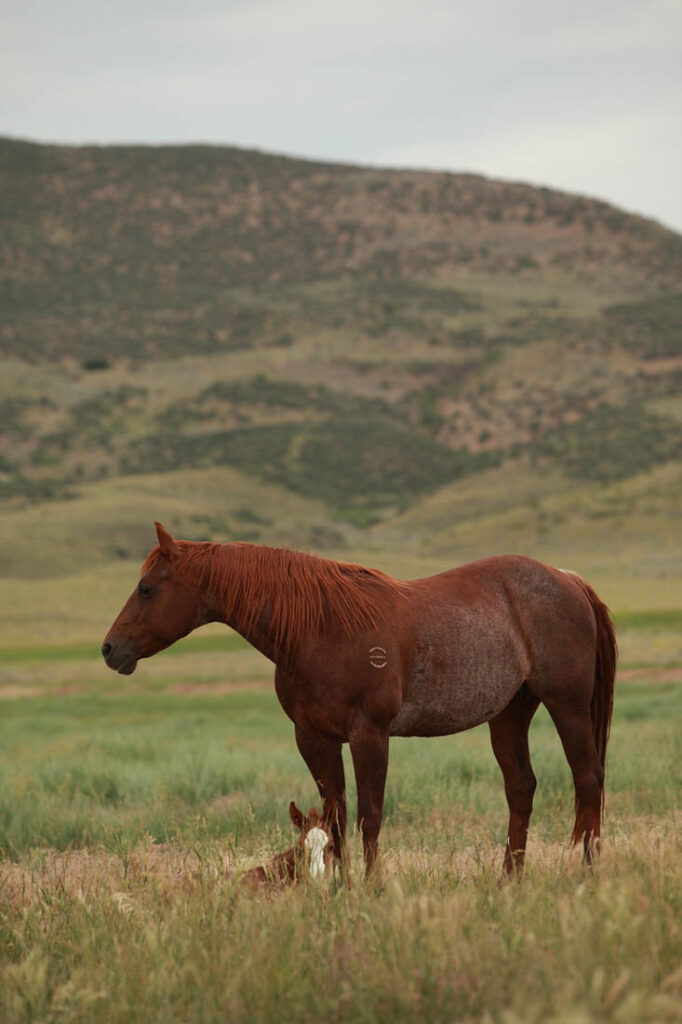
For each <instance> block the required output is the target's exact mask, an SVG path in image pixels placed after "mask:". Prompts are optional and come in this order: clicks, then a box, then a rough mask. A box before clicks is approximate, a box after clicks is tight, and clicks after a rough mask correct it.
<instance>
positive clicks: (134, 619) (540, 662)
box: [102, 523, 616, 874]
mask: <svg viewBox="0 0 682 1024" xmlns="http://www.w3.org/2000/svg"><path fill="white" fill-rule="evenodd" d="M156 531H157V536H158V541H159V545H158V547H156V548H154V550H153V551H152V552H151V553H150V555H149V556H148V558H147V560H146V562H145V563H144V565H143V566H142V572H141V578H140V581H139V583H138V585H137V588H136V589H135V591H134V592H133V594H132V595H131V596H130V598H129V599H128V601H127V602H126V604H125V605H124V607H123V609H122V610H121V612H120V614H119V616H118V618H117V619H116V621H115V622H114V624H113V626H112V627H111V629H110V630H109V632H108V634H107V636H106V639H105V641H104V644H103V645H102V654H103V655H104V658H105V660H106V663H107V665H109V667H110V668H112V669H116V670H117V671H118V672H121V673H123V674H124V675H128V674H130V673H131V672H133V671H134V670H135V666H136V665H137V662H138V660H139V659H140V658H148V657H150V656H151V655H152V654H156V652H157V651H160V650H163V648H165V647H169V646H170V645H171V644H172V643H174V642H175V641H176V640H178V639H179V638H180V637H183V636H186V635H187V634H188V633H190V632H191V631H192V630H193V629H196V627H197V626H201V625H203V624H204V623H207V622H225V623H226V624H227V625H228V626H232V627H233V628H234V629H236V630H237V631H238V632H239V633H241V634H242V636H244V637H245V638H246V639H247V640H248V641H249V643H251V644H253V646H254V647H256V648H257V649H258V650H259V651H261V652H262V653H263V654H264V655H266V657H268V658H270V659H271V660H272V661H273V662H274V663H275V666H276V669H275V689H276V692H277V696H278V698H279V700H280V703H281V705H282V707H283V708H284V710H285V712H286V713H287V715H288V716H289V717H290V718H291V719H292V721H293V722H294V725H295V732H296V743H297V745H298V749H299V751H300V753H301V755H302V757H303V759H304V761H305V762H306V764H307V765H308V768H309V769H310V771H311V773H312V776H313V778H314V780H315V782H316V783H317V786H318V789H319V791H320V795H321V797H322V800H323V805H324V816H325V822H326V823H327V824H328V825H329V826H330V827H331V829H332V834H333V837H334V853H335V856H336V857H338V858H341V861H342V867H343V866H344V865H345V842H344V838H345V829H346V790H345V781H344V771H343V758H342V754H341V748H342V744H343V743H346V742H347V743H349V744H350V750H351V755H352V758H353V766H354V769H355V779H356V783H357V791H358V824H359V827H360V828H361V830H362V836H363V846H364V854H365V864H366V868H367V871H368V872H369V871H370V870H371V868H372V866H373V864H374V862H375V859H376V855H377V849H378V837H379V829H380V827H381V818H382V811H383V800H384V783H385V780H386V770H387V766H388V746H389V737H391V736H441V735H445V734H448V733H455V732H461V731H462V730H464V729H471V728H472V727H473V726H475V725H479V724H480V723H481V722H488V723H489V725H490V736H491V740H492V746H493V751H494V753H495V757H496V758H497V760H498V763H499V765H500V768H501V769H502V774H503V776H504V785H505V792H506V796H507V802H508V804H509V835H508V838H507V845H506V851H505V867H506V870H507V872H509V873H510V874H512V873H514V871H516V870H520V869H521V868H522V866H523V858H524V852H525V847H526V836H527V832H528V822H529V819H530V814H531V810H532V804H533V793H534V791H535V776H534V774H533V770H532V768H531V764H530V757H529V753H528V727H529V725H530V721H531V719H532V717H533V715H534V713H535V711H536V709H537V707H538V705H539V704H540V702H542V703H543V704H544V705H545V706H546V707H547V709H548V711H549V713H550V715H551V717H552V719H553V720H554V724H555V726H556V728H557V731H558V733H559V736H560V737H561V742H562V744H563V748H564V752H565V754H566V758H567V760H568V763H569V765H570V767H571V771H572V773H573V782H574V786H575V806H576V818H575V826H574V829H573V840H574V841H575V842H577V841H579V840H580V839H581V838H582V839H583V840H584V850H585V859H586V860H587V861H588V862H589V861H590V860H591V857H592V850H593V848H596V847H598V844H599V834H600V825H601V813H602V805H603V785H604V763H605V756H606V744H607V740H608V734H609V726H610V721H611V711H612V706H613V684H614V676H615V665H616V643H615V636H614V630H613V625H612V623H611V620H610V618H609V614H608V611H607V609H606V606H605V605H603V604H602V602H601V601H600V600H599V598H598V597H597V595H596V594H595V592H594V590H593V589H592V588H591V587H590V586H589V584H588V583H586V582H585V581H584V580H583V579H581V578H580V577H579V576H577V575H575V574H574V573H569V572H565V571H563V570H561V569H553V568H550V567H549V566H547V565H542V564H541V563H540V562H536V561H534V560H533V559H531V558H524V557H522V556H517V555H506V556H500V557H497V558H486V559H483V560H482V561H478V562H471V563H469V564H467V565H463V566H461V567H459V568H457V569H452V570H450V571H449V572H444V573H441V574H440V575H438V576H431V577H429V578H427V579H419V580H412V581H410V582H404V581H402V580H397V579H394V578H392V577H390V576H386V575H385V574H384V573H382V572H379V571H378V570H376V569H367V568H363V567H362V566H359V565H350V564H346V563H343V562H334V561H330V560H328V559H323V558H317V557H315V556H313V555H307V554H301V553H299V552H295V551H287V550H281V549H277V548H268V547H261V546H258V545H252V544H211V543H194V542H191V541H175V540H173V538H172V537H171V536H170V534H169V533H168V532H167V531H166V530H164V528H163V527H162V526H161V525H160V524H159V523H157V524H156Z"/></svg>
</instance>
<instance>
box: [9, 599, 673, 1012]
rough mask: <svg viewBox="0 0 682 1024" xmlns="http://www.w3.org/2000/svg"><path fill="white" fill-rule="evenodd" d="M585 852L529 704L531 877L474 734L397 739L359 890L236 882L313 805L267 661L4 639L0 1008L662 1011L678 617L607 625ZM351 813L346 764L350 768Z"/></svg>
mask: <svg viewBox="0 0 682 1024" xmlns="http://www.w3.org/2000/svg"><path fill="white" fill-rule="evenodd" d="M617 620H618V622H619V626H620V629H619V633H620V639H621V649H622V652H623V657H622V660H621V671H620V680H619V683H618V689H617V698H616V712H615V718H614V724H613V730H612V738H611V745H610V753H609V768H608V781H607V806H606V822H605V837H606V843H605V850H604V855H603V857H602V860H601V862H600V863H599V865H598V866H597V867H596V868H595V869H594V870H592V871H586V870H585V869H584V868H583V867H582V865H581V863H580V858H579V856H578V855H577V854H576V852H575V851H572V850H571V849H570V848H569V847H568V845H567V841H568V836H569V834H570V829H571V826H572V810H573V808H572V786H571V781H570V775H569V771H568V768H567V766H566V762H565V760H564V757H563V753H562V751H561V748H560V744H559V741H558V738H557V736H556V733H555V731H554V728H553V726H552V724H551V722H550V721H549V719H548V717H547V716H546V715H545V714H544V712H543V711H542V709H541V710H540V711H539V712H538V714H537V716H536V720H535V721H534V723H533V726H532V730H531V750H532V756H533V763H534V767H535V771H536V775H537V777H538V780H539V787H538V792H537V795H536V801H535V811H534V816H533V821H532V831H531V838H530V842H529V856H528V865H527V872H526V876H525V878H524V880H523V881H522V882H521V883H520V884H517V883H512V884H506V885H501V884H500V877H501V861H502V843H503V840H504V836H505V834H506V804H505V800H504V794H503V788H502V780H501V776H500V774H499V770H498V768H497V765H496V763H495V761H494V758H493V756H492V752H491V750H490V745H489V740H488V733H487V727H483V728H480V729H476V730H473V731H471V732H468V733H465V734H462V735H460V736H456V737H445V738H443V739H436V740H420V739H414V740H393V741H392V748H391V761H390V766H389V778H388V784H387V797H386V818H385V825H384V829H383V832H382V847H383V851H384V853H383V863H382V879H381V885H380V886H377V885H367V884H365V882H364V881H363V879H362V870H361V853H360V844H359V841H358V838H357V836H356V835H355V833H354V832H353V833H352V836H351V853H352V870H353V886H352V888H351V889H350V890H346V889H344V888H340V887H335V886H328V887H323V888H321V889H320V888H319V887H315V886H313V885H312V884H311V883H303V884H301V885H299V886H297V887H296V888H294V889H290V890H285V891H282V892H279V893H276V894H262V895H255V896H253V895H250V894H248V893H245V892H244V891H243V890H241V889H240V887H239V885H238V884H237V882H236V880H237V879H238V877H239V874H240V873H241V872H243V871H244V870H245V869H247V868H248V867H250V866H252V865H253V864H257V863H262V862H263V861H264V860H265V859H267V858H268V857H269V856H270V855H271V854H272V853H273V852H275V851H276V850H280V849H283V848H285V847H286V846H289V845H290V844H291V842H292V841H293V838H292V829H291V826H290V825H289V823H288V818H287V807H288V803H289V801H290V800H291V799H295V800H296V801H297V803H298V804H299V806H304V807H307V806H310V805H312V804H314V803H316V794H315V790H314V786H313V783H312V780H311V779H310V777H309V775H308V772H307V769H306V768H305V766H304V765H303V762H302V761H301V760H300V758H299V755H298V753H297V751H296V748H295V744H294V740H293V729H292V726H291V724H290V723H289V721H288V719H286V717H285V716H284V714H283V712H282V711H281V710H280V708H279V706H278V704H277V700H276V697H275V695H274V692H273V690H272V687H271V684H270V683H269V682H268V679H269V677H270V675H271V671H270V666H269V664H268V663H267V662H265V660H264V659H262V658H261V657H260V655H257V654H256V653H255V652H253V651H251V650H250V649H249V648H247V647H246V646H245V645H244V643H243V642H242V641H241V640H240V638H238V637H235V636H234V635H232V634H230V633H229V632H227V631H225V630H223V631H222V633H217V632H208V633H207V634H206V635H202V634H201V633H199V634H197V635H195V637H193V638H189V639H188V640H187V641H184V642H182V643H181V644H179V645H178V646H177V647H176V648H173V649H171V650H170V651H168V652H165V653H164V654H161V655H159V656H158V657H157V658H155V659H152V660H151V661H149V662H145V663H142V664H141V665H140V666H139V668H138V671H137V673H136V675H135V676H133V677H131V678H130V679H129V680H122V679H121V678H120V677H118V676H116V675H114V674H113V673H111V672H109V671H108V670H106V669H105V667H104V666H103V665H102V664H100V662H99V660H98V658H97V652H96V649H94V645H88V644H86V643H83V642H82V641H80V642H78V641H74V642H71V643H52V644H47V645H44V646H42V647H41V646H40V645H36V644H33V645H30V646H28V645H25V646H10V645H8V644H7V643H6V641H5V644H4V646H3V647H2V649H1V651H0V666H1V668H0V694H2V696H3V697H4V698H5V699H4V700H3V701H2V716H1V718H0V734H1V737H2V738H1V740H0V750H1V751H2V753H1V754H0V848H1V849H2V854H3V859H2V863H1V866H0V887H1V896H0V971H1V974H0V979H1V980H0V1019H2V1020H3V1022H5V1021H6V1022H7V1024H14V1022H17V1024H18V1022H24V1021H41V1022H47V1021H68V1022H86V1021H92V1022H98V1024H99V1022H110V1021H111V1022H117V1024H118V1022H123V1021H138V1020H145V1021H164V1022H171V1021H177V1022H186V1021H201V1022H212V1021H216V1022H218V1021H270V1020H273V1019H277V1020H281V1021H288V1020H292V1021H294V1020H296V1021H307V1020H310V1021H313V1020H319V1019H337V1020H341V1019H342V1020H349V1021H373V1020H377V1019H379V1018H381V1017H388V1018H389V1019H394V1020H405V1021H407V1020H414V1019H417V1018H421V1019H424V1020H429V1021H452V1020H463V1021H495V1022H497V1021H500V1022H502V1024H514V1022H517V1021H518V1022H522V1021H523V1022H526V1021H532V1022H534V1021H537V1022H540V1021H542V1022H545V1021H554V1022H557V1024H559V1022H574V1021H580V1022H582V1021H619V1022H629V1021H642V1020H646V1021H668V1020H671V1021H672V1020H678V1019H680V1005H681V1003H680V998H681V997H682V968H681V956H680V954H681V953H682V926H681V924H680V922H681V921H682V856H681V855H682V817H680V807H679V794H680V792H681V791H682V768H681V766H682V728H681V725H682V658H680V650H679V625H680V621H679V620H680V615H679V613H678V612H675V611H674V610H672V611H671V610H670V609H669V610H667V611H664V610H659V611H656V610H649V611H646V612H642V613H636V612H634V611H632V610H629V611H627V610H626V611H623V612H622V613H620V614H618V615H617ZM346 768H347V777H348V782H349V801H350V806H351V813H353V811H354V800H355V797H354V786H353V784H352V772H351V771H350V765H349V762H348V760H347V761H346Z"/></svg>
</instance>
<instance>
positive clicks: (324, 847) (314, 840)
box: [289, 800, 332, 881]
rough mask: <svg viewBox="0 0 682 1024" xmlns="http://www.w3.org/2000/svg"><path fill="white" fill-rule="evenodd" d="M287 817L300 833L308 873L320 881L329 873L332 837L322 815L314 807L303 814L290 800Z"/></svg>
mask: <svg viewBox="0 0 682 1024" xmlns="http://www.w3.org/2000/svg"><path fill="white" fill-rule="evenodd" d="M289 817H290V818H291V820H292V822H293V823H294V825H295V826H296V828H297V829H299V831H300V833H301V850H302V852H303V856H304V858H305V863H306V865H307V868H308V873H309V875H310V877H311V878H312V879H314V880H315V881H321V880H322V879H323V878H324V877H325V876H326V875H327V874H328V873H329V869H330V867H331V863H332V839H331V835H330V832H329V830H328V829H327V828H325V827H324V823H323V820H322V815H321V814H320V812H319V811H318V809H317V808H316V807H311V808H310V810H309V811H308V813H307V814H303V812H302V811H299V809H298V807H297V806H296V804H295V803H294V801H293V800H292V801H291V803H290V804H289Z"/></svg>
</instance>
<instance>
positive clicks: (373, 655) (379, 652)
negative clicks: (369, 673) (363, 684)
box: [369, 647, 388, 668]
mask: <svg viewBox="0 0 682 1024" xmlns="http://www.w3.org/2000/svg"><path fill="white" fill-rule="evenodd" d="M369 663H370V665H371V666H372V668H386V665H387V664H388V657H387V656H386V649H385V648H384V647H370V649H369Z"/></svg>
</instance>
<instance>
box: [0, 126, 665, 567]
mask: <svg viewBox="0 0 682 1024" xmlns="http://www.w3.org/2000/svg"><path fill="white" fill-rule="evenodd" d="M0 232H1V238H2V242H1V243H0V251H1V252H2V271H1V274H0V309H1V311H2V318H1V325H0V356H1V357H2V367H3V372H2V380H1V382H0V431H1V435H0V496H1V497H2V500H3V505H4V512H3V513H2V522H1V523H0V530H2V532H3V533H4V535H5V537H6V539H7V542H6V543H5V544H4V545H3V551H2V553H1V554H0V568H2V569H3V570H4V571H5V572H6V573H9V574H11V575H13V576H16V575H21V574H24V573H28V574H29V575H31V574H34V575H44V574H47V575H49V574H50V573H54V572H63V571H66V570H67V568H68V566H69V564H70V561H69V557H70V555H73V554H74V553H75V554H77V555H78V554H79V555H82V556H83V557H85V558H86V559H89V560H94V561H96V560H97V559H98V558H100V559H103V560H108V559H111V558H126V557H130V558H138V557H139V555H140V554H141V553H143V551H144V550H145V549H146V548H147V547H148V546H149V543H150V542H151V536H150V534H149V529H148V526H147V525H146V522H145V524H144V528H143V527H142V525H141V524H140V514H141V511H142V509H144V515H145V516H147V515H148V514H150V513H152V512H153V511H155V512H156V514H157V515H158V516H161V517H163V515H164V514H165V515H167V516H168V517H170V518H169V525H170V526H172V527H174V528H177V529H178V530H179V531H181V532H182V533H183V534H184V535H185V536H201V537H206V536H214V537H216V538H221V539H228V538H231V537H241V538H244V539H254V540H265V541H271V540H273V539H274V540H275V541H277V542H283V543H295V544H298V545H301V546H306V545H311V546H314V547H317V548H323V549H325V548H326V549H329V550H334V551H341V550H343V547H344V545H352V546H353V548H354V549H357V548H358V547H366V548H371V547H373V546H375V545H387V546H389V547H390V548H391V549H392V550H395V549H396V546H401V545H402V546H405V545H408V546H411V548H412V549H413V550H415V551H416V550H422V551H433V550H435V549H436V547H437V545H438V543H440V545H441V546H442V547H444V548H448V550H452V548H453V546H454V547H456V546H457V544H456V543H455V532H454V524H453V526H451V527H447V526H446V521H447V509H448V508H452V509H453V510H454V509H457V516H458V519H457V524H458V526H459V527H463V525H464V524H465V523H466V522H467V521H469V522H470V524H471V529H470V530H469V534H468V535H471V536H475V524H476V523H477V522H478V521H485V522H486V524H487V526H486V529H485V531H484V533H485V536H486V538H488V539H491V538H494V537H496V536H499V537H500V542H501V545H502V546H505V545H504V544H503V543H502V542H504V541H506V542H507V543H506V546H509V542H513V540H514V536H515V534H514V530H513V529H511V527H510V525H509V524H510V521H513V520H514V516H515V515H517V516H521V517H522V518H524V517H525V519H526V522H527V524H528V523H531V524H533V530H532V537H531V538H530V544H527V545H526V549H528V547H530V548H534V545H535V546H537V542H538V540H541V539H542V537H543V536H546V535H547V533H548V531H550V532H552V533H553V534H554V535H555V537H558V536H563V535H564V533H565V529H564V527H565V524H566V523H568V522H571V523H574V520H575V517H576V516H578V518H579V519H580V521H581V522H582V523H583V527H581V528H580V529H581V530H582V531H583V532H582V533H580V531H579V533H578V536H584V535H585V534H589V533H590V531H591V527H590V528H588V526H585V525H584V524H585V523H586V522H587V521H588V520H590V519H591V522H592V526H594V524H595V523H596V522H597V521H599V523H600V525H601V526H602V527H603V526H604V524H606V529H607V530H608V529H609V528H611V527H613V525H614V524H616V526H618V524H620V525H621V526H622V524H623V522H624V518H626V517H627V515H628V511H627V510H628V508H629V509H630V510H631V513H632V515H631V528H632V529H633V530H635V532H636V527H637V522H639V521H640V520H639V519H638V518H637V516H638V515H639V512H636V514H635V513H634V512H632V510H633V509H639V510H640V512H641V509H642V508H643V505H642V502H643V503H644V505H646V509H647V511H646V514H644V513H643V512H642V516H643V518H642V519H641V523H642V530H645V531H650V530H652V529H654V530H655V532H656V533H657V534H658V535H659V540H660V539H661V534H663V535H664V536H663V539H662V543H663V546H664V547H665V546H666V543H667V541H666V539H665V538H666V536H670V535H671V534H673V535H674V533H675V519H674V496H675V494H676V493H677V491H678V490H679V483H678V482H679V459H680V451H681V450H682V445H681V440H682V437H681V434H682V426H681V423H682V412H681V410H680V402H679V389H680V383H681V382H682V339H681V328H680V324H681V322H682V288H680V284H679V282H680V280H681V279H682V238H680V236H678V235H676V234H675V233H674V232H671V231H668V230H666V229H664V228H662V227H661V226H659V225H657V224H655V223H652V222H650V221H647V220H644V219H642V218H639V217H633V216H630V215H628V214H625V213H623V212H622V211H619V210H617V209H615V208H614V207H611V206H609V205H608V204H605V203H602V202H597V201H595V200H591V199H587V198H584V197H580V196H571V195H565V194H563V193H559V192H555V191H551V190H549V189H538V188H532V187H530V186H526V185H521V184H509V183H502V182H496V181H491V180H488V179H485V178H483V177H479V176H474V175H457V174H444V173H431V172H408V171H388V170H375V169H371V170H370V169H366V168H358V167H350V166H341V165H334V166H332V165H325V164H320V163H314V162H306V161H302V160H293V159H288V158H285V157H276V156H269V155H265V154H262V153H257V152H249V151H244V150H237V149H230V148H219V147H205V146H180V147H161V148H152V147H105V148H100V147H83V148H70V147H57V146H41V145H35V144H32V143H27V142H20V141H14V140H8V139H5V140H0ZM657 474H658V475H657ZM661 474H663V477H661ZM662 478H665V479H666V480H667V481H668V484H667V486H666V487H661V486H659V485H658V484H657V483H656V481H660V480H661V479H662ZM152 480H153V481H156V484H154V485H153V486H152V485H150V484H149V481H152ZM479 485H480V486H479ZM650 485H651V486H650ZM578 492H579V493H580V494H582V495H583V502H584V504H583V505H580V504H579V505H578V506H576V505H575V502H573V504H571V501H572V497H571V496H572V495H574V494H576V493H578ZM607 493H608V495H610V498H609V500H608V501H605V498H604V495H605V494H607ZM462 494H467V495H469V496H470V501H469V502H468V503H463V502H462V501H461V500H459V496H461V495H462ZM479 494H480V495H483V497H481V498H477V495H479ZM633 494H637V495H640V496H641V495H645V496H646V495H649V494H650V495H651V496H650V497H649V498H647V499H646V500H645V499H644V498H641V497H640V498H639V499H637V500H638V501H639V504H637V502H635V501H634V498H633V497H632V495H633ZM103 495H106V496H107V497H106V500H104V498H103ZM235 496H236V497H235ZM647 501H648V505H647ZM46 502H49V503H50V504H49V505H47V504H45V503H46ZM609 502H610V503H609ZM633 502H634V504H633ZM28 506H31V507H32V509H34V510H35V512H36V515H37V518H36V520H35V535H34V540H33V541H31V542H22V540H21V534H22V531H21V529H20V526H21V524H28V523H29V522H31V521H32V520H31V515H33V512H32V511H31V508H28ZM548 509H549V511H548ZM434 510H439V511H437V512H435V511H434ZM43 513H45V514H43ZM434 516H435V518H434ZM632 516H634V518H632ZM510 517H511V520H510ZM652 517H653V518H652ZM55 523H59V524H61V525H60V526H59V527H56V526H54V525H53V524H55ZM88 523H90V524H92V525H91V529H90V530H89V529H88V527H87V524H88ZM574 525H575V524H574ZM96 527H97V529H96ZM566 529H567V527H566ZM60 531H61V532H60ZM496 531H497V532H496ZM500 531H501V536H500ZM510 531H511V532H510ZM562 531H563V532H562ZM465 533H466V530H465ZM462 536H463V535H462ZM566 536H568V534H566ZM436 538H440V540H439V541H437V540H436ZM491 542H492V541H491ZM41 544H42V545H43V546H42V547H41ZM60 545H62V547H61V548H60ZM498 549H499V547H498ZM59 551H61V552H62V553H61V554H55V552H59Z"/></svg>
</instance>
